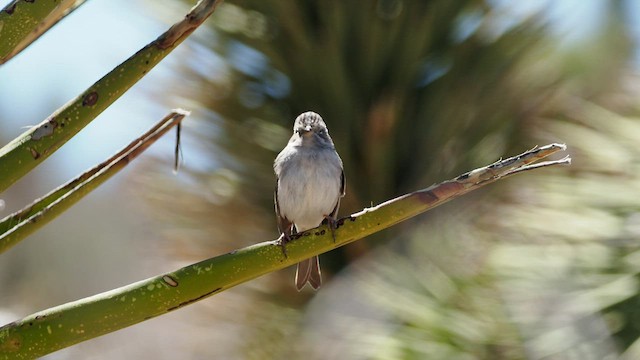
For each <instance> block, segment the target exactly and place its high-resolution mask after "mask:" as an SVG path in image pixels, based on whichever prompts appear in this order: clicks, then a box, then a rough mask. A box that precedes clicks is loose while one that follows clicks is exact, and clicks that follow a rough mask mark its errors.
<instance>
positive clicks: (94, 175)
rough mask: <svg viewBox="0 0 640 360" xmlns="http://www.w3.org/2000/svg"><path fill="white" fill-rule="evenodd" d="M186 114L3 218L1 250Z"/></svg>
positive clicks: (112, 172) (169, 119)
mask: <svg viewBox="0 0 640 360" xmlns="http://www.w3.org/2000/svg"><path fill="white" fill-rule="evenodd" d="M187 115H188V113H187V112H185V111H184V110H174V111H173V112H172V113H170V114H169V115H167V116H165V117H164V119H162V120H160V122H158V123H157V124H156V125H155V126H154V127H152V128H151V129H150V130H149V131H147V132H146V133H145V134H144V135H142V136H141V137H139V138H138V139H136V140H135V141H133V142H132V143H131V144H129V145H128V146H126V147H125V148H124V149H122V150H120V151H119V152H118V153H117V154H115V155H113V156H111V157H110V158H109V159H107V160H106V161H104V162H102V163H101V164H98V165H97V166H95V167H93V168H92V169H89V170H87V171H85V172H84V173H82V174H81V175H79V176H78V177H76V178H75V179H73V180H71V181H69V182H68V183H66V184H64V185H62V186H60V187H58V188H57V189H55V190H53V191H51V192H50V193H48V194H47V195H45V196H44V197H42V198H40V199H38V200H36V201H34V202H33V203H32V204H31V205H28V206H26V207H25V208H24V209H22V210H20V211H18V212H15V213H13V214H11V215H9V216H7V217H5V218H4V219H2V220H0V253H3V252H5V251H7V250H8V249H9V248H11V247H12V246H14V245H16V244H17V243H18V242H20V241H21V240H23V239H24V238H26V237H27V236H29V235H30V234H31V233H33V232H34V231H36V230H38V229H39V228H41V227H42V226H44V225H45V224H47V223H48V222H49V221H51V220H53V219H55V218H56V216H58V215H60V214H61V213H62V212H64V211H65V210H67V209H68V208H70V207H71V206H72V205H73V204H75V203H76V202H78V201H79V200H80V199H82V198H83V197H84V196H85V195H87V194H89V193H90V192H91V191H92V190H94V189H96V188H97V187H98V186H99V185H101V184H102V183H104V182H105V181H107V179H109V178H111V177H112V176H113V175H115V174H116V173H117V172H118V171H120V170H121V169H122V168H124V167H125V166H127V165H128V164H129V163H130V162H131V160H133V159H135V158H136V157H137V156H138V155H140V154H141V153H142V152H143V151H145V150H146V149H147V148H148V147H149V146H151V144H153V143H154V142H155V141H156V140H158V139H159V138H160V137H161V136H162V135H164V134H165V133H166V132H167V131H169V130H170V129H171V128H173V127H174V126H176V125H178V124H179V123H180V122H181V121H182V119H184V117H185V116H187Z"/></svg>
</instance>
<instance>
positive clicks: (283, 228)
mask: <svg viewBox="0 0 640 360" xmlns="http://www.w3.org/2000/svg"><path fill="white" fill-rule="evenodd" d="M279 181H280V180H278V179H276V189H275V191H274V192H273V203H274V204H275V208H276V221H277V223H278V231H280V234H285V235H287V236H289V235H291V221H289V219H287V218H286V217H284V216H282V215H281V214H280V205H278V182H279Z"/></svg>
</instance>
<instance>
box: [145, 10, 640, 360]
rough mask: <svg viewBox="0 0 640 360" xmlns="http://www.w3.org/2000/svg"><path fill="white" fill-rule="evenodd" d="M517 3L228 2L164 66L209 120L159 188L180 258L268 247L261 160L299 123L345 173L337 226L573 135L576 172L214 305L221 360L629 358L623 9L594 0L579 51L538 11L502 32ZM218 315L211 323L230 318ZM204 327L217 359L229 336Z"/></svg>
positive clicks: (633, 133)
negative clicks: (173, 175)
mask: <svg viewBox="0 0 640 360" xmlns="http://www.w3.org/2000/svg"><path fill="white" fill-rule="evenodd" d="M518 3H519V2H512V4H510V5H505V4H504V2H498V1H474V0H467V1H464V0H457V1H450V0H432V1H421V0H420V1H418V0H416V1H409V0H404V1H402V0H371V1H366V2H365V1H293V0H281V1H280V0H279V1H262V0H244V1H240V0H238V1H227V2H226V3H225V4H224V6H222V7H221V8H220V9H219V10H218V15H219V16H218V17H217V18H216V21H214V23H213V27H212V28H211V29H209V31H207V32H206V33H201V34H199V35H200V37H199V42H198V43H197V44H191V51H192V56H190V57H187V58H185V61H184V62H182V67H181V68H180V69H178V70H179V71H180V72H182V74H183V75H184V88H181V89H178V91H179V92H180V94H181V96H182V97H184V98H188V99H190V100H191V101H194V102H195V103H196V104H197V105H196V107H204V108H207V109H209V110H208V111H202V110H200V112H199V114H198V111H195V113H194V116H193V117H194V118H195V119H196V121H194V122H193V123H192V127H191V130H189V129H187V131H186V135H185V136H186V137H185V141H190V140H189V136H192V137H193V136H195V137H197V138H198V146H199V149H200V153H199V154H198V156H199V157H202V158H201V159H197V160H193V162H192V163H191V164H189V162H187V163H186V164H185V167H184V169H183V171H184V174H183V178H186V180H185V183H184V184H182V188H180V189H178V188H172V187H171V183H170V182H167V183H164V184H163V186H166V187H167V188H168V190H169V191H168V192H167V193H170V194H171V196H172V197H173V198H175V199H176V202H175V204H176V206H175V208H173V209H171V214H160V215H161V216H166V220H167V224H168V228H170V229H171V230H170V232H167V244H171V245H169V246H170V249H171V250H174V251H176V252H178V253H179V254H180V255H183V256H185V257H189V258H198V257H202V255H198V254H199V253H201V252H205V253H208V254H211V253H215V252H219V251H221V250H223V249H224V250H228V249H229V248H233V247H236V246H240V245H242V244H246V243H250V242H256V241H260V240H265V239H267V238H275V237H276V235H277V234H276V232H275V219H274V217H273V216H274V215H273V211H272V191H273V185H274V177H273V173H272V169H271V164H272V161H273V158H274V157H275V155H276V154H277V152H278V151H279V150H280V149H281V148H282V147H283V146H284V144H285V143H286V141H287V138H288V137H289V134H290V128H291V126H292V123H293V119H294V118H295V116H296V115H297V114H298V113H300V112H302V111H305V110H314V111H317V112H319V113H320V114H321V115H323V117H324V118H325V120H326V122H327V124H328V126H329V129H330V132H331V134H332V137H333V139H334V141H335V143H336V146H337V149H338V151H339V153H340V155H341V156H342V158H343V160H344V162H345V171H346V175H347V183H348V186H347V199H346V201H345V202H344V205H343V208H342V211H341V214H347V213H348V212H349V211H352V210H355V209H359V208H362V207H364V206H368V205H370V203H376V202H380V201H383V200H385V199H387V198H389V197H392V196H394V195H398V194H400V193H403V192H406V191H409V190H412V189H415V188H418V187H421V186H424V185H429V184H431V183H434V182H438V181H440V180H443V179H446V178H448V177H450V176H454V175H457V174H459V173H460V172H462V171H465V170H468V169H471V168H474V167H477V166H479V165H482V164H485V163H488V162H491V161H493V160H495V159H497V158H499V157H501V156H504V155H509V154H512V153H517V152H520V151H522V150H524V149H525V148H529V147H532V146H533V145H536V144H542V143H547V142H550V141H559V142H566V143H567V145H568V146H569V149H570V151H571V152H572V157H573V158H574V164H573V165H572V166H571V167H570V168H566V169H561V170H542V171H540V172H536V173H531V174H524V175H521V176H520V177H517V178H514V179H513V180H508V181H506V182H503V183H502V184H496V185H495V186H493V187H492V189H491V190H489V191H487V192H484V193H482V194H479V195H473V196H470V197H467V198H463V199H460V200H457V201H455V202H453V203H451V204H449V205H447V206H445V207H442V208H440V209H438V210H437V211H435V212H433V213H431V214H427V215H425V216H424V217H422V218H421V220H420V221H416V222H413V223H412V224H408V225H403V226H401V227H397V228H396V229H394V230H393V231H389V232H386V233H385V234H384V235H383V236H378V237H376V239H371V240H370V241H368V242H367V241H364V242H360V244H357V245H354V246H351V247H348V248H347V249H346V250H344V251H342V252H334V253H333V254H330V255H328V256H324V257H323V258H322V260H321V261H322V262H323V264H324V265H325V267H324V270H325V272H324V274H325V277H326V278H327V279H328V280H329V281H327V282H326V285H325V286H324V287H323V288H322V289H321V290H320V291H319V292H318V293H317V294H315V295H313V297H311V296H310V295H309V294H308V293H296V292H295V291H294V290H293V286H292V281H293V278H292V273H291V272H282V273H281V274H275V275H273V276H269V277H267V278H266V279H263V280H262V281H257V282H254V285H253V287H252V288H251V290H250V291H248V292H245V293H244V295H246V296H247V297H250V298H248V299H247V298H246V297H245V299H244V302H243V306H240V305H238V304H237V303H236V302H235V301H229V303H231V302H233V304H229V306H230V307H231V308H233V309H234V313H236V314H238V321H237V323H236V324H235V325H236V330H237V331H238V332H237V334H238V337H241V339H236V340H238V341H237V347H236V348H235V350H234V351H237V352H236V353H234V355H237V354H243V356H244V357H245V358H248V359H269V358H271V359H281V358H306V359H354V358H355V359H425V358H426V359H519V358H530V359H540V358H545V359H565V358H580V359H601V358H605V357H608V356H618V355H619V354H623V353H624V355H625V356H627V358H629V359H633V358H637V357H638V356H640V350H639V349H640V342H638V339H639V338H640V329H639V328H638V327H637V326H636V325H635V324H636V323H637V321H636V319H637V318H638V311H637V305H638V304H639V303H640V289H639V287H638V285H639V283H638V276H637V271H636V269H638V265H637V263H638V261H640V260H638V255H637V254H636V252H637V251H638V250H639V247H638V245H637V244H638V240H639V239H638V238H639V234H640V232H639V230H638V223H639V222H638V209H639V208H640V200H638V196H637V194H638V190H640V189H638V186H639V185H638V184H640V181H639V180H640V179H639V178H638V177H639V176H640V172H639V169H640V168H639V167H638V159H640V154H639V153H638V146H637V144H638V143H639V141H640V121H638V119H636V117H637V116H638V107H637V106H636V104H635V103H634V99H637V95H638V93H637V91H636V90H635V88H634V87H632V86H629V84H633V83H635V82H636V81H637V80H638V79H637V78H636V77H635V76H634V75H633V71H634V70H633V69H632V68H631V67H630V66H629V64H630V62H629V60H630V56H631V54H632V53H633V51H632V50H633V49H632V42H631V40H630V39H629V38H628V33H629V32H628V31H627V30H628V28H629V26H630V24H629V21H630V20H629V18H628V17H625V16H623V13H624V11H623V5H624V3H623V2H618V1H611V2H606V3H605V5H603V6H601V8H600V10H601V11H600V13H599V19H600V20H601V21H600V26H599V27H598V28H597V29H596V30H595V32H594V34H593V36H590V37H589V38H588V39H587V40H583V41H582V42H580V41H578V42H565V41H563V40H562V39H561V38H559V37H557V36H554V35H552V34H551V33H550V30H549V21H550V20H548V18H546V17H545V16H544V14H543V13H533V14H530V15H529V16H526V17H521V18H518V19H517V20H514V19H513V18H512V17H511V16H512V14H511V13H510V11H509V8H510V7H517V6H518ZM186 125H187V126H188V124H186ZM186 156H189V154H186ZM207 158H208V159H207ZM194 163H195V164H194ZM152 165H153V164H149V171H148V173H149V174H150V176H156V175H155V174H154V170H153V167H152ZM141 183H146V182H145V181H142V182H141ZM155 194H157V192H156V193H155ZM150 200H151V204H153V199H150ZM374 240H375V241H374ZM231 241H233V242H231ZM367 244H368V246H367ZM374 244H380V245H381V246H372V245H374ZM176 252H172V253H174V254H175V253H176ZM220 301H221V302H222V304H219V305H218V306H217V307H216V309H211V311H210V312H207V313H208V314H209V315H210V316H211V317H212V319H219V318H225V316H227V315H225V310H224V308H225V305H224V301H223V300H220ZM239 308H240V309H239ZM212 321H213V320H212ZM209 331H211V340H210V341H209V343H208V344H207V345H210V346H214V347H215V345H212V343H215V342H216V332H217V331H223V332H224V328H222V329H220V328H219V327H215V326H212V327H211V329H210V330H209ZM225 346H227V347H228V343H227V344H225ZM205 348H206V346H204V345H203V347H201V348H199V351H200V352H199V354H202V353H206V351H207V350H206V349H205ZM212 351H213V350H212ZM217 354H218V355H219V353H217Z"/></svg>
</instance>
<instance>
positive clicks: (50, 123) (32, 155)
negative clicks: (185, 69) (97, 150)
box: [0, 0, 221, 192]
mask: <svg viewBox="0 0 640 360" xmlns="http://www.w3.org/2000/svg"><path fill="white" fill-rule="evenodd" d="M220 2H221V0H201V1H200V2H198V4H197V5H196V6H195V7H193V9H191V11H190V12H189V13H188V14H187V16H186V17H185V18H184V19H183V20H181V21H179V22H177V23H176V24H174V25H173V26H171V28H170V29H169V30H167V31H166V32H165V33H164V34H162V35H161V36H160V37H158V38H157V39H156V40H154V41H153V42H151V43H150V44H149V45H147V46H145V47H144V48H142V49H141V50H140V51H138V52H137V53H136V54H134V55H133V56H131V57H130V58H129V59H127V60H126V61H125V62H123V63H122V64H120V65H118V66H117V67H116V68H115V69H113V70H111V72H109V73H108V74H107V75H105V76H104V77H103V78H102V79H100V80H98V81H97V82H96V83H95V84H93V85H92V86H91V87H89V88H88V89H87V90H86V91H85V92H84V93H83V94H81V95H80V96H78V97H77V98H75V99H73V100H71V101H70V102H69V103H68V104H66V105H64V106H63V107H62V108H60V109H58V110H57V111H56V112H54V113H53V114H52V115H50V116H49V117H48V118H47V119H46V120H44V121H43V122H42V123H40V124H39V125H37V126H34V127H33V128H31V129H29V130H28V131H26V132H25V133H23V134H22V135H20V136H18V137H17V138H16V139H14V140H13V141H11V142H10V143H9V144H7V145H6V146H4V147H3V148H1V149H0V192H2V191H4V190H6V189H7V188H8V187H9V186H11V185H12V184H13V183H14V182H16V181H17V180H18V179H20V178H21V177H22V176H24V175H25V174H27V173H28V172H29V171H31V169H33V168H34V167H36V166H37V165H38V164H40V163H41V162H42V161H43V160H44V159H46V158H47V157H49V155H51V154H52V153H53V152H54V151H56V150H57V149H58V148H60V146H62V145H63V144H64V143H65V142H67V141H68V140H69V139H71V137H73V136H74V135H75V134H76V133H78V131H80V130H81V129H82V128H84V127H85V126H86V125H87V124H89V123H90V122H91V121H92V120H93V119H95V118H96V116H98V115H99V114H100V113H101V112H102V111H104V109H106V108H107V107H108V106H110V105H111V104H112V103H113V102H114V101H115V100H116V99H118V98H119V97H120V96H121V95H122V94H124V93H125V92H126V91H127V90H128V89H129V88H130V87H131V86H133V85H134V84H135V83H136V82H137V81H138V80H140V79H141V78H142V77H143V76H144V75H145V74H146V73H147V72H148V71H149V70H150V69H151V68H153V67H154V66H155V65H156V64H157V63H158V62H160V60H162V59H163V58H164V57H165V56H166V55H168V54H169V53H170V52H171V51H172V50H173V49H174V48H175V47H176V46H177V45H178V44H180V43H181V42H182V41H183V40H184V39H185V38H186V37H187V36H189V34H191V33H192V32H193V31H194V30H195V29H196V28H197V27H198V26H200V24H202V23H203V22H204V20H206V19H207V18H208V17H209V16H210V15H211V14H212V13H213V11H214V10H215V8H216V6H217V5H218V4H219V3H220Z"/></svg>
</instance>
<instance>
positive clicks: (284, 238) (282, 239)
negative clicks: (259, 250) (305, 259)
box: [277, 233, 291, 258]
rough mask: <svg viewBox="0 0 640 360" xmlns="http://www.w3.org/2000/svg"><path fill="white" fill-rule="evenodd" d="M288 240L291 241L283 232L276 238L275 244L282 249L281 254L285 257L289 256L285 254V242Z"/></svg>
mask: <svg viewBox="0 0 640 360" xmlns="http://www.w3.org/2000/svg"><path fill="white" fill-rule="evenodd" d="M289 241H291V236H290V235H287V234H285V233H282V234H280V237H279V238H278V240H277V245H278V246H280V249H282V255H284V257H285V258H288V257H289V256H288V255H287V243H288V242H289Z"/></svg>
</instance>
